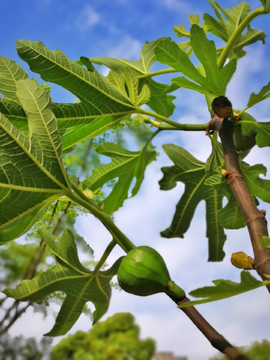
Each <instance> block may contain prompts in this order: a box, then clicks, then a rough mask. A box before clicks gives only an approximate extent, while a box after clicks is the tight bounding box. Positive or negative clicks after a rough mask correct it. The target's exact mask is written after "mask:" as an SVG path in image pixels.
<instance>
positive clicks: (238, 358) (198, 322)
mask: <svg viewBox="0 0 270 360" xmlns="http://www.w3.org/2000/svg"><path fill="white" fill-rule="evenodd" d="M188 301H190V300H189V299H188V298H185V299H184V300H182V301H180V302H177V301H175V302H176V303H177V305H181V304H183V303H185V302H188ZM181 310H182V311H183V312H184V313H185V314H186V315H187V316H188V317H189V319H190V320H191V321H192V322H193V324H194V325H195V326H196V327H197V328H198V330H200V331H201V332H202V333H203V335H204V336H205V337H206V338H207V339H208V340H209V341H210V343H211V345H212V346H213V347H214V348H215V349H217V350H218V351H220V352H222V353H223V354H225V355H227V356H228V358H229V359H231V360H249V358H248V357H246V356H245V355H242V354H240V353H239V351H238V350H237V348H235V347H234V346H233V345H232V344H230V343H229V342H228V341H227V340H226V339H225V338H224V337H223V336H222V335H221V334H220V333H218V332H217V331H216V330H215V329H214V328H213V327H212V326H211V325H210V324H209V323H208V321H206V320H205V318H204V317H203V316H202V315H201V314H200V313H199V312H198V311H197V309H196V308H195V307H194V306H189V307H185V308H181Z"/></svg>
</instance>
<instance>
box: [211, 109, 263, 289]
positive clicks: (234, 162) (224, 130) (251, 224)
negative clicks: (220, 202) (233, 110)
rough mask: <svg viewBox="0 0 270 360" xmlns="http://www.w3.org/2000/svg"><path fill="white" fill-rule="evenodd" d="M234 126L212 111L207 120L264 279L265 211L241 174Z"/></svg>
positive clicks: (255, 261) (255, 263)
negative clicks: (218, 143)
mask: <svg viewBox="0 0 270 360" xmlns="http://www.w3.org/2000/svg"><path fill="white" fill-rule="evenodd" d="M233 127H234V125H233V121H232V120H229V119H227V118H225V119H223V118H220V117H219V116H218V115H216V114H215V113H213V112H212V120H211V122H210V123H209V128H210V130H217V131H218V132H219V136H220V139H221V143H222V148H223V155H224V160H225V163H226V168H227V173H226V174H225V176H226V180H227V183H228V185H229V186H230V188H231V190H232V192H233V194H234V196H235V198H236V201H237V203H238V205H239V208H240V210H241V212H242V214H243V216H244V219H245V222H246V224H247V228H248V231H249V235H250V240H251V244H252V248H253V252H254V265H255V269H256V270H257V272H258V274H259V275H260V277H261V278H262V279H263V280H266V279H267V278H266V276H265V275H270V249H267V248H263V247H262V246H261V245H260V244H259V237H260V236H268V229H267V222H266V220H265V216H264V212H262V211H260V210H259V209H258V208H257V207H256V205H255V202H254V200H253V198H252V196H251V194H250V192H249V190H248V188H247V186H246V183H245V181H244V179H243V177H242V174H241V169H240V165H239V157H238V154H237V152H236V149H235V146H234V142H233ZM268 280H269V279H268ZM268 290H269V291H270V287H268Z"/></svg>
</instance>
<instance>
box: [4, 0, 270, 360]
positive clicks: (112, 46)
mask: <svg viewBox="0 0 270 360" xmlns="http://www.w3.org/2000/svg"><path fill="white" fill-rule="evenodd" d="M220 4H221V5H222V6H223V7H231V6H235V5H236V4H238V1H234V0H226V1H224V0H222V1H220ZM249 4H250V5H251V6H252V8H253V9H254V8H256V7H259V6H261V3H260V2H259V1H258V0H254V1H249ZM205 12H210V13H211V14H212V15H213V10H212V8H211V6H210V5H209V3H208V2H207V1H205V0H197V1H195V0H189V1H179V0H144V1H142V0H138V1H130V0H114V1H105V0H94V1H85V0H57V1H53V0H24V1H14V0H2V1H1V22H0V30H1V33H2V36H1V40H0V55H2V56H5V57H9V58H12V59H13V60H15V61H17V62H19V63H20V64H21V65H22V66H23V67H24V69H25V70H27V71H28V66H27V64H24V63H23V62H22V61H21V60H20V59H19V57H18V56H17V53H16V49H15V42H16V40H18V39H27V40H33V41H36V40H40V41H42V42H43V43H44V44H45V45H46V46H47V47H48V48H49V49H51V50H55V49H60V50H61V51H63V52H64V53H65V54H66V55H67V56H68V57H69V58H70V59H72V60H77V59H78V58H79V57H80V56H86V57H94V56H111V57H119V58H126V59H129V60H138V59H139V58H140V50H141V48H142V46H143V44H144V43H145V41H153V40H155V39H157V38H159V37H166V36H169V37H172V38H173V39H174V40H176V41H177V39H176V37H175V35H174V32H173V30H172V27H173V26H177V25H180V24H182V23H183V24H184V25H185V26H186V28H188V24H189V22H188V14H199V15H200V16H201V18H202V15H203V13H205ZM269 19H270V15H264V16H262V17H260V18H259V19H256V20H255V21H254V22H253V23H252V26H253V27H255V28H258V29H260V30H263V31H264V32H265V33H266V34H267V33H268V34H269ZM247 50H248V55H247V56H246V57H245V58H243V59H241V60H240V61H239V65H238V69H237V72H236V74H235V75H234V77H233V80H232V82H231V84H230V85H229V87H228V97H229V98H230V99H231V101H232V102H233V104H235V107H236V108H239V109H240V108H243V107H244V106H245V105H246V103H247V100H248V97H249V95H250V94H251V92H253V91H255V92H258V91H259V90H260V89H261V88H262V86H264V85H266V84H267V83H268V82H269V80H270V71H269V65H268V62H269V56H270V42H269V39H268V38H266V44H265V45H264V46H263V45H262V43H261V42H260V43H256V44H254V45H252V46H251V47H249V48H248V49H247ZM33 77H36V78H38V76H37V75H33ZM176 95H177V96H178V98H177V99H176V100H175V105H176V106H177V108H176V111H175V114H174V115H173V117H172V118H173V119H174V120H175V121H181V122H183V123H188V122H192V123H205V122H207V121H208V118H209V115H208V113H207V108H206V105H205V101H204V97H203V96H202V95H200V94H193V93H192V92H190V91H188V90H187V91H185V90H181V89H180V90H179V91H178V92H177V94H176ZM52 97H53V99H54V101H57V102H59V101H61V102H65V101H66V102H69V101H73V96H72V95H70V94H68V93H67V92H66V91H63V90H61V89H60V88H58V87H54V88H53V91H52ZM250 113H251V114H252V115H253V116H254V117H255V118H256V119H257V120H259V121H269V113H270V101H269V100H268V101H265V102H264V103H262V105H261V106H256V107H254V108H253V109H251V110H250ZM170 142H173V143H176V144H178V145H181V146H185V147H186V148H187V149H188V150H189V151H190V152H191V153H192V154H193V155H194V156H195V157H198V158H199V159H200V160H202V161H205V160H206V158H207V156H208V155H209V152H210V144H209V141H208V140H207V138H206V137H205V136H204V135H203V134H202V133H191V134H190V133H189V134H186V133H178V132H168V133H165V134H163V135H162V136H160V137H157V138H156V139H155V141H154V144H155V145H156V146H157V150H158V151H159V152H160V156H159V158H158V160H157V161H155V162H153V163H152V164H151V166H149V168H148V169H147V171H146V176H145V182H144V184H143V185H142V188H141V190H140V192H139V194H138V196H136V197H135V198H132V199H130V200H128V201H126V202H125V203H124V206H123V207H122V208H121V209H120V210H119V211H118V212H117V213H116V215H115V221H116V224H117V225H118V226H119V227H120V229H121V230H122V231H123V232H124V233H125V234H126V235H127V236H128V237H130V239H131V240H132V241H133V242H134V243H135V244H136V245H150V246H153V247H155V248H156V249H157V250H158V251H159V252H160V253H161V254H162V256H163V257H164V259H165V261H166V263H167V264H168V268H169V271H170V273H171V276H172V279H173V280H175V281H176V282H177V283H179V284H180V285H181V286H183V287H184V288H185V289H186V290H187V292H188V291H190V290H192V289H194V288H196V287H201V286H204V285H210V284H211V281H212V280H214V279H218V278H225V279H227V278H228V279H231V280H233V281H239V275H240V271H239V270H238V269H235V268H233V267H232V266H231V265H230V256H231V253H232V252H235V251H239V250H243V251H246V252H247V253H249V254H251V253H252V252H251V248H250V245H249V241H248V235H247V231H246V229H243V230H240V231H237V232H236V231H228V233H227V234H228V240H227V242H226V245H225V251H226V257H225V259H224V261H223V262H222V263H217V264H213V263H207V262H206V260H207V251H208V250H207V239H206V237H205V224H204V214H205V212H204V211H205V210H204V204H203V203H201V204H200V205H199V207H198V209H197V211H196V214H195V217H194V220H193V222H192V225H191V227H190V229H189V231H188V233H187V234H186V236H185V239H171V240H168V239H162V238H160V236H159V232H160V231H162V230H164V229H165V228H166V227H168V226H169V224H170V221H171V218H172V215H173V213H174V210H175V205H176V204H177V202H178V200H179V198H180V196H181V194H182V192H183V189H184V186H183V184H179V185H178V186H177V187H176V188H174V189H173V190H171V191H169V192H161V191H160V190H159V186H158V181H159V180H160V179H161V177H162V173H161V171H160V168H161V167H162V166H169V165H171V162H170V160H169V159H168V158H167V157H166V155H165V154H164V152H163V151H162V148H161V145H162V144H163V143H170ZM258 157H259V158H260V162H262V163H263V164H264V165H266V166H269V165H270V161H269V149H267V148H264V149H255V150H254V151H253V152H252V153H251V155H249V157H248V158H247V161H250V162H251V163H256V162H257V158H258ZM142 204H143V206H142ZM262 208H265V209H266V210H267V209H268V205H265V204H264V205H262ZM77 227H78V231H79V233H81V234H82V235H83V236H84V237H85V239H86V240H87V241H89V243H90V244H91V245H92V246H93V247H94V249H95V254H96V257H97V258H98V256H99V255H100V254H101V253H102V251H103V250H104V248H105V246H106V244H107V242H108V241H109V240H110V236H109V235H108V233H107V232H106V230H105V229H104V228H103V226H102V225H101V224H99V223H98V222H97V221H96V220H95V219H93V218H92V217H87V218H85V217H83V218H81V219H80V220H79V221H78V225H77ZM95 240H98V241H96V243H97V245H96V246H95ZM119 255H120V256H121V255H123V253H122V252H121V250H120V249H119V250H117V251H115V252H114V253H113V254H112V257H111V259H110V261H111V263H112V262H113V261H114V260H115V259H116V258H117V257H118V256H119ZM201 259H202V260H201ZM191 262H192V264H191ZM253 302H256V304H255V305H254V303H253ZM198 309H199V310H200V311H201V312H202V314H203V315H204V316H205V317H206V319H207V320H208V321H209V322H210V323H211V324H212V325H213V326H215V327H216V329H217V330H218V331H219V332H221V333H222V334H223V335H224V336H225V337H227V338H228V340H229V341H231V342H232V343H235V344H237V345H248V344H249V343H250V342H251V341H254V340H258V341H260V340H262V339H263V338H268V339H269V320H270V310H269V298H268V297H267V292H266V290H265V289H260V290H256V291H253V292H250V293H248V294H244V295H241V296H238V297H235V298H232V299H228V300H223V301H220V302H217V303H215V304H214V305H213V304H209V305H201V306H200V307H198ZM118 311H130V312H132V313H133V314H134V315H135V317H136V320H137V322H138V324H139V325H140V326H141V332H142V337H147V336H151V337H153V338H154V339H156V341H157V348H158V350H163V351H174V353H175V354H176V355H187V356H188V357H189V360H205V359H207V358H208V357H209V356H211V355H213V354H215V353H216V351H215V350H214V349H213V348H212V347H211V345H210V344H209V343H208V341H207V340H206V339H205V338H204V337H203V335H201V334H200V333H199V332H198V331H197V330H196V328H195V327H194V326H193V324H192V323H191V322H190V321H189V320H188V319H187V318H185V316H184V314H182V312H181V311H180V310H178V309H176V308H175V306H174V304H173V303H171V302H170V301H168V299H167V298H166V297H164V296H162V295H155V296H152V297H147V298H140V297H135V296H131V295H129V294H125V293H123V292H121V293H120V292H116V291H114V292H113V296H112V301H111V305H110V308H109V312H108V314H107V315H106V316H104V318H103V319H105V318H106V317H107V316H109V315H112V314H114V313H115V312H118ZM29 316H30V318H29ZM26 321H27V323H28V324H29V325H28V326H27V329H26V328H25V322H26ZM53 321H54V318H53V317H49V318H48V319H46V321H45V320H43V318H42V317H41V316H40V315H39V314H32V312H31V310H30V309H29V312H28V313H27V314H26V315H25V316H22V317H21V319H20V320H19V321H18V322H17V323H16V325H14V326H13V327H12V328H11V331H10V333H11V334H12V335H14V336H15V335H19V334H24V335H25V336H38V337H40V336H41V334H43V333H46V332H48V331H49V330H50V328H51V327H52V325H53ZM90 328H91V324H90V321H89V319H88V318H86V317H84V316H81V318H80V319H79V321H78V323H77V324H76V325H75V326H74V328H73V329H72V330H71V333H74V332H75V331H76V330H79V329H81V330H84V331H88V330H89V329H90ZM56 341H57V340H56Z"/></svg>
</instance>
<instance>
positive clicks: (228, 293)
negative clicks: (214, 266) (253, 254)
mask: <svg viewBox="0 0 270 360" xmlns="http://www.w3.org/2000/svg"><path fill="white" fill-rule="evenodd" d="M213 283H214V286H205V287H203V288H199V289H196V290H193V291H191V292H190V293H189V294H190V295H191V296H193V297H196V298H203V299H200V300H194V301H190V302H186V303H184V304H182V305H180V306H179V307H180V308H184V307H188V306H194V305H199V304H205V303H208V302H212V301H218V300H223V299H226V298H229V297H232V296H236V295H240V294H243V293H245V292H247V291H251V290H254V289H258V288H259V287H261V286H265V285H270V280H267V281H259V280H257V279H255V278H254V277H253V276H252V275H250V273H249V272H247V271H245V270H243V271H242V272H241V280H240V283H236V282H233V281H231V280H213Z"/></svg>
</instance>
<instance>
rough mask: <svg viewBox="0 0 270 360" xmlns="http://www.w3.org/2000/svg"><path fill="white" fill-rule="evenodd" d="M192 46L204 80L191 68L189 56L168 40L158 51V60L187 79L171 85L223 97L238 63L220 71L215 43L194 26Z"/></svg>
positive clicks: (191, 39)
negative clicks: (201, 68)
mask: <svg viewBox="0 0 270 360" xmlns="http://www.w3.org/2000/svg"><path fill="white" fill-rule="evenodd" d="M190 34H191V38H190V42H191V45H192V48H193V51H194V53H195V55H196V57H197V58H198V60H200V62H201V64H202V66H203V70H204V72H205V76H203V75H202V74H201V73H200V72H199V71H198V70H197V69H196V68H195V66H194V65H193V64H192V62H191V61H190V59H189V57H188V55H187V54H186V53H185V52H184V51H183V50H182V49H181V48H179V47H178V46H177V45H176V43H174V42H173V41H171V40H169V39H165V40H164V41H162V42H161V43H160V44H159V45H158V46H157V48H156V50H155V53H156V57H157V60H158V61H160V62H161V63H163V64H166V65H170V66H171V67H172V68H174V69H175V70H177V71H179V72H181V73H182V74H183V75H185V76H186V77H188V78H189V79H190V80H188V79H187V78H186V77H177V78H173V79H172V81H173V83H175V84H176V85H177V86H179V87H184V88H187V89H191V90H195V91H198V92H200V93H202V94H205V95H212V96H220V95H224V94H225V91H226V86H227V84H228V82H229V81H230V79H231V77H232V75H233V73H234V72H235V69H236V61H235V60H232V61H230V62H229V63H228V64H227V65H226V66H225V67H223V68H222V69H219V68H218V66H217V62H216V48H215V44H214V42H213V41H210V40H208V39H207V38H206V36H205V33H204V31H203V30H202V29H201V28H200V27H199V26H197V25H193V26H192V28H191V31H190Z"/></svg>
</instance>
